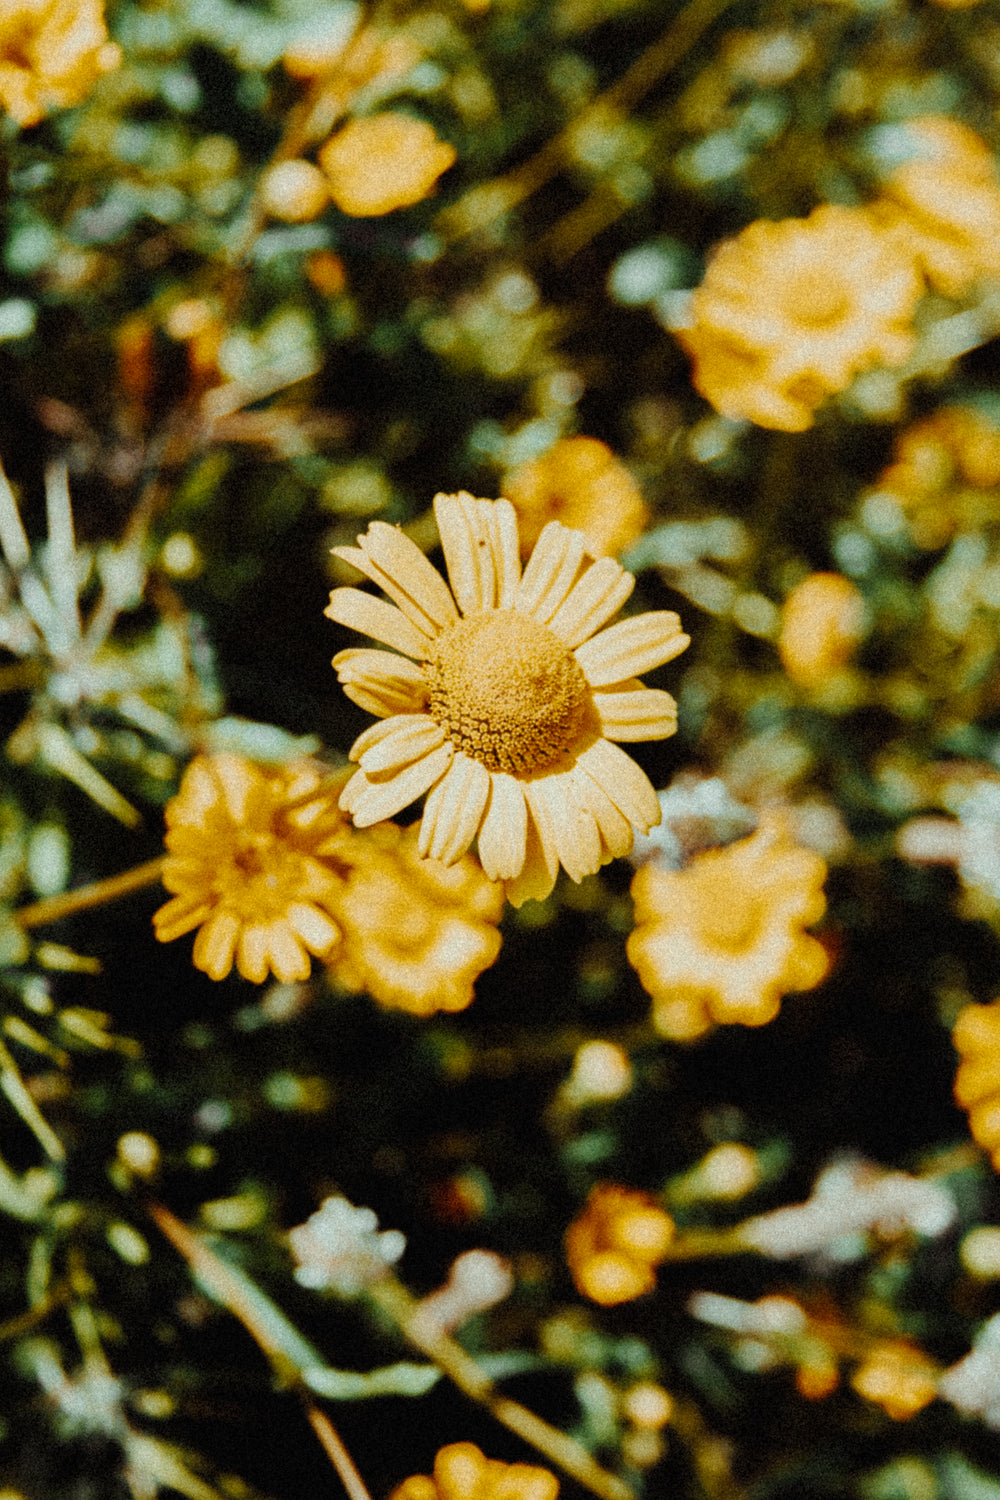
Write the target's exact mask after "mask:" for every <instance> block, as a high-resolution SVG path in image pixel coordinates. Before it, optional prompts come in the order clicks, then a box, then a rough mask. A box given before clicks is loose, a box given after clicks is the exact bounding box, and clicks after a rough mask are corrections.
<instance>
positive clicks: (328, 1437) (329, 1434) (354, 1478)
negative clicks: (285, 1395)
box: [303, 1400, 372, 1500]
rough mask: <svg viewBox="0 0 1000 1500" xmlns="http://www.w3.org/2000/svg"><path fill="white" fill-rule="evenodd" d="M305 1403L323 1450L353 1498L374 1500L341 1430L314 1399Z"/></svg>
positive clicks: (353, 1499)
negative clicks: (340, 1432)
mask: <svg viewBox="0 0 1000 1500" xmlns="http://www.w3.org/2000/svg"><path fill="white" fill-rule="evenodd" d="M303 1404H304V1405H305V1409H306V1416H307V1417H308V1418H309V1423H310V1426H311V1427H312V1430H313V1432H314V1433H315V1434H316V1436H317V1437H318V1438H319V1440H320V1443H321V1444H322V1447H323V1452H324V1453H325V1454H326V1456H327V1458H328V1459H329V1460H330V1462H331V1463H332V1464H333V1467H334V1468H335V1469H336V1471H337V1473H338V1474H339V1476H340V1482H341V1484H342V1485H343V1486H344V1489H345V1490H346V1491H347V1493H348V1494H349V1495H350V1497H351V1500H372V1497H371V1495H370V1494H369V1492H368V1487H367V1485H366V1484H365V1482H364V1480H363V1479H362V1478H361V1475H360V1474H359V1473H358V1471H357V1469H356V1468H355V1467H354V1460H353V1459H352V1458H351V1455H350V1454H349V1453H348V1451H347V1449H346V1448H345V1447H344V1444H343V1442H342V1440H341V1437H340V1434H339V1432H338V1431H337V1429H336V1427H334V1425H333V1423H332V1422H331V1421H330V1418H329V1417H328V1416H327V1415H326V1412H323V1411H320V1409H319V1407H318V1406H316V1405H315V1403H314V1402H312V1401H309V1400H306V1401H304V1403H303Z"/></svg>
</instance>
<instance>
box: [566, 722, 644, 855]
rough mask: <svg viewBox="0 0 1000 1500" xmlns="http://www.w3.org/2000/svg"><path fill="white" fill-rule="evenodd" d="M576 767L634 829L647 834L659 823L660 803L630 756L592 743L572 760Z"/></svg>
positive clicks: (602, 742) (603, 743)
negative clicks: (585, 774)
mask: <svg viewBox="0 0 1000 1500" xmlns="http://www.w3.org/2000/svg"><path fill="white" fill-rule="evenodd" d="M576 763H577V765H578V766H579V767H580V768H581V770H583V771H586V773H587V775H588V776H590V777H592V778H593V780H594V781H595V782H596V783H597V785H598V786H599V787H600V788H601V790H602V791H603V792H604V793H605V794H606V795H607V796H608V797H609V798H610V799H611V801H612V802H613V803H614V805H615V807H617V808H618V810H619V812H622V813H624V814H625V816H626V818H628V820H629V822H630V823H631V824H632V826H633V827H634V828H640V829H641V830H642V832H643V833H648V832H649V830H650V829H651V828H655V827H656V825H657V823H659V821H660V816H661V813H660V804H659V802H658V801H657V797H656V792H655V790H654V789H653V783H652V782H651V781H650V779H649V777H648V776H647V775H646V773H645V771H644V770H643V769H642V767H641V766H638V765H636V763H635V761H634V760H633V759H632V757H631V756H630V755H626V754H625V751H624V750H619V748H618V746H617V745H613V744H612V743H611V741H610V740H604V739H600V740H595V741H594V743H593V744H592V745H588V746H587V748H586V750H581V751H580V753H579V755H578V756H577V758H576Z"/></svg>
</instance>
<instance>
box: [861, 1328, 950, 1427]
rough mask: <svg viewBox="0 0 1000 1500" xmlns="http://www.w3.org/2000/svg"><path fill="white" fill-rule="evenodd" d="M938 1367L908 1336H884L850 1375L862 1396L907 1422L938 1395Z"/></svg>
mask: <svg viewBox="0 0 1000 1500" xmlns="http://www.w3.org/2000/svg"><path fill="white" fill-rule="evenodd" d="M939 1374H940V1371H939V1370H938V1367H937V1366H936V1365H935V1364H934V1363H933V1362H932V1361H931V1360H929V1359H928V1358H927V1355H926V1354H924V1353H922V1352H921V1350H919V1349H917V1348H916V1347H915V1346H914V1345H913V1344H909V1343H907V1342H906V1340H905V1339H885V1340H883V1341H881V1342H879V1343H878V1344H876V1346H875V1347H874V1349H872V1350H871V1352H870V1353H869V1354H868V1356H867V1358H866V1359H865V1360H864V1362H863V1363H862V1364H861V1365H859V1367H858V1368H857V1370H855V1372H854V1374H853V1376H852V1377H851V1385H852V1386H853V1387H854V1389H855V1390H856V1391H857V1393H858V1395H859V1396H864V1398H865V1400H866V1401H873V1402H875V1404H876V1405H877V1406H881V1407H882V1408H883V1410H884V1411H886V1412H887V1413H888V1415H889V1416H890V1417H892V1419H893V1421H895V1422H905V1421H906V1420H907V1419H908V1418H910V1417H912V1416H915V1415H916V1413H917V1412H918V1411H922V1410H923V1408H924V1407H925V1406H929V1405H930V1403H931V1402H932V1401H933V1400H934V1398H935V1396H936V1395H937V1388H938V1375H939Z"/></svg>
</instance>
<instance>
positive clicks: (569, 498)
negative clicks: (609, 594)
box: [501, 437, 649, 557]
mask: <svg viewBox="0 0 1000 1500" xmlns="http://www.w3.org/2000/svg"><path fill="white" fill-rule="evenodd" d="M501 488H502V490H503V493H504V495H505V496H506V497H507V499H508V500H510V501H511V502H512V504H513V506H514V509H515V510H516V511H517V518H518V523H519V530H520V533H521V552H522V554H525V553H529V552H530V551H531V549H532V547H534V545H535V543H536V542H537V541H538V538H539V537H540V536H541V534H542V530H543V528H544V527H545V526H546V525H547V523H548V522H549V521H561V522H562V523H563V525H564V526H572V527H575V528H576V529H577V530H578V531H582V532H583V534H584V536H585V537H586V538H587V550H588V552H589V553H590V555H591V556H592V557H615V556H617V555H618V554H619V553H621V552H624V550H625V548H626V547H628V546H630V545H631V543H632V542H634V541H635V540H636V539H637V538H638V537H639V536H640V535H641V534H642V531H643V528H644V527H645V525H646V522H647V520H648V519H649V515H648V512H647V510H646V507H645V505H644V504H643V500H642V496H641V494H640V493H639V487H638V485H637V484H636V482H635V480H634V479H633V478H632V476H631V474H630V473H629V472H628V470H627V469H626V467H625V465H624V464H623V463H621V462H620V461H619V460H618V459H617V458H616V457H615V455H614V454H613V453H612V451H611V449H610V448H609V447H608V445H607V443H602V442H601V441H600V440H599V439H598V438H592V437H567V438H560V439H559V441H558V442H557V443H556V444H555V445H554V446H553V447H551V448H550V449H549V450H548V452H547V453H543V454H542V455H541V457H540V458H532V459H529V460H528V462H527V463H523V464H520V465H518V467H517V468H516V469H511V470H509V471H508V472H507V473H506V474H505V475H504V476H503V482H502V485H501Z"/></svg>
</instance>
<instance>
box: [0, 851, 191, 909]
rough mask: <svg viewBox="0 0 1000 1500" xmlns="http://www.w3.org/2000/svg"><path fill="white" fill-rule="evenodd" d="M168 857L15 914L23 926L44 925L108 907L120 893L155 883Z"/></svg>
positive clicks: (129, 893)
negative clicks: (107, 904) (95, 908)
mask: <svg viewBox="0 0 1000 1500" xmlns="http://www.w3.org/2000/svg"><path fill="white" fill-rule="evenodd" d="M163 863H164V856H163V855H162V854H161V855H160V857H159V858H158V859H150V860H147V861H146V863H145V864H144V865H136V866H135V868H134V869H132V870H124V871H122V873H121V874H120V875H109V876H108V878H107V880H95V881H94V882H93V884H92V885H81V886H78V887H77V888H76V890H73V891H63V892H62V894H61V895H59V896H47V897H46V899H45V900H44V901H33V902H32V903H31V905H30V906H22V907H21V909H20V911H17V912H15V913H14V917H15V920H16V921H17V923H18V926H20V927H42V926H44V925H45V924H46V923H48V922H58V921H61V919H62V918H63V917H70V916H73V915H74V913H76V912H78V911H87V910H89V909H90V907H92V906H104V904H105V903H106V902H108V901H117V900H118V898H119V896H128V895H131V893H132V892H133V891H141V890H142V888H143V886H146V885H155V884H156V882H157V881H158V880H159V878H160V876H161V874H162V873H163Z"/></svg>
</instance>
